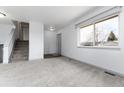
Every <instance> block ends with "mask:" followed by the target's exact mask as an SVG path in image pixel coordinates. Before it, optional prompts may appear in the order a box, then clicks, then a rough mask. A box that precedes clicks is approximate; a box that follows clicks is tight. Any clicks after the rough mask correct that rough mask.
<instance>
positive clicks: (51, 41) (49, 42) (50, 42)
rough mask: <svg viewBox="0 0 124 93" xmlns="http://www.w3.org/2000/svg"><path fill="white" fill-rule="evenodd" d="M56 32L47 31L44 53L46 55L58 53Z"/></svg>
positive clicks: (45, 33)
mask: <svg viewBox="0 0 124 93" xmlns="http://www.w3.org/2000/svg"><path fill="white" fill-rule="evenodd" d="M56 50H57V49H56V32H55V31H47V30H45V32H44V52H45V54H54V53H56Z"/></svg>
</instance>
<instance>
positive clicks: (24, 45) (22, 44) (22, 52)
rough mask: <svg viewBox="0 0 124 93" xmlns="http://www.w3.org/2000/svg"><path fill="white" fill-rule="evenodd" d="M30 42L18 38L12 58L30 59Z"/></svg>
mask: <svg viewBox="0 0 124 93" xmlns="http://www.w3.org/2000/svg"><path fill="white" fill-rule="evenodd" d="M28 46H29V42H28V41H22V40H17V41H16V44H15V48H14V52H13V55H12V58H11V61H12V62H15V61H25V60H28V51H29V47H28Z"/></svg>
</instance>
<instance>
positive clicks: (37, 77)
mask: <svg viewBox="0 0 124 93" xmlns="http://www.w3.org/2000/svg"><path fill="white" fill-rule="evenodd" d="M0 86H40V87H47V86H48V87H60V86H63V87H83V86H85V87H86V86H103V87H104V86H106V87H107V86H111V87H112V86H124V78H122V77H119V76H111V75H108V74H105V73H104V71H103V70H100V69H98V68H95V67H92V66H90V65H86V64H84V63H80V62H76V61H73V60H68V59H66V58H64V57H57V58H50V59H45V60H35V61H30V62H28V61H23V62H17V63H16V62H14V63H10V64H7V65H3V64H0Z"/></svg>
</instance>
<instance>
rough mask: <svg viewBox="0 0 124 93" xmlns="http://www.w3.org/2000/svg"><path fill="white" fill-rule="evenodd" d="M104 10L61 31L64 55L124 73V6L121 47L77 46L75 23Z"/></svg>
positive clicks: (121, 21)
mask: <svg viewBox="0 0 124 93" xmlns="http://www.w3.org/2000/svg"><path fill="white" fill-rule="evenodd" d="M103 10H104V9H100V10H98V11H96V12H93V13H91V14H90V15H89V14H88V15H86V16H84V17H82V18H80V19H78V20H77V21H75V22H73V23H72V24H70V25H68V26H67V27H65V28H63V29H61V30H60V31H59V33H62V55H64V56H67V57H70V58H73V59H76V60H79V61H82V62H85V63H88V64H92V65H95V66H98V67H101V68H104V69H107V70H110V71H113V72H116V73H119V74H122V75H124V25H123V24H124V7H123V8H122V12H121V14H120V20H119V29H120V49H101V48H78V47H77V32H76V29H75V24H77V23H79V22H81V21H83V20H85V19H87V18H90V17H92V16H94V15H96V14H97V13H99V12H102V11H103Z"/></svg>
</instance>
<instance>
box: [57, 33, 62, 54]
mask: <svg viewBox="0 0 124 93" xmlns="http://www.w3.org/2000/svg"><path fill="white" fill-rule="evenodd" d="M61 40H62V34H61V33H59V34H57V54H58V55H59V56H61Z"/></svg>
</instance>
